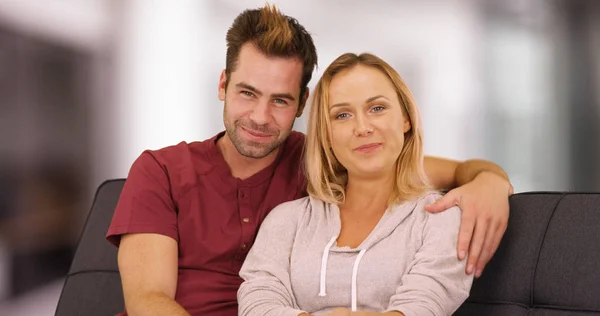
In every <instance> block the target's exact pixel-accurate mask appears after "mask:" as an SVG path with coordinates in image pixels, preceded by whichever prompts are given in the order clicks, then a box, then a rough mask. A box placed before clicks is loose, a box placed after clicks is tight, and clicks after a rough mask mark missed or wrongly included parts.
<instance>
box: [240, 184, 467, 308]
mask: <svg viewBox="0 0 600 316" xmlns="http://www.w3.org/2000/svg"><path fill="white" fill-rule="evenodd" d="M439 197H440V195H439V194H438V193H429V194H426V195H425V196H423V197H421V198H418V199H415V200H413V201H409V202H406V203H403V204H401V205H395V206H393V207H392V208H391V209H388V211H386V213H385V214H384V216H383V217H382V218H381V220H380V221H379V223H378V224H377V226H376V227H375V228H374V229H373V231H372V232H371V234H370V235H369V236H368V237H367V238H366V239H365V240H364V241H363V242H362V244H361V245H360V246H358V247H357V248H349V247H338V246H337V245H336V240H337V237H338V235H339V233H340V227H341V225H340V215H339V208H338V207H337V206H336V205H334V204H328V203H324V202H322V201H320V200H317V199H314V198H312V197H306V198H302V199H298V200H295V201H291V202H287V203H284V204H281V205H279V206H277V207H276V208H275V209H274V210H273V211H271V213H270V214H269V215H268V216H267V217H266V218H265V220H264V222H263V224H262V226H261V228H260V230H259V232H258V235H257V238H256V241H255V243H254V245H253V247H252V249H251V250H250V252H249V254H248V257H247V258H246V261H245V262H244V265H243V266H242V269H241V271H240V276H241V277H242V278H243V279H244V282H243V283H242V285H241V287H240V289H239V291H238V303H239V315H248V316H250V315H256V316H259V315H260V316H265V315H277V316H282V315H283V316H285V315H290V316H292V315H294V316H295V315H298V314H300V313H302V312H308V313H312V314H315V315H319V314H323V313H327V312H330V311H331V310H333V309H334V308H338V307H342V308H349V309H352V310H353V311H356V310H358V311H371V312H386V311H399V312H402V313H404V314H405V315H407V316H413V315H415V316H416V315H419V316H423V315H451V314H452V313H453V312H454V311H455V310H456V309H457V308H458V307H459V306H460V305H461V304H462V303H463V301H464V300H465V299H466V298H467V297H468V295H469V290H470V288H471V284H472V281H473V278H472V276H469V275H466V274H465V272H464V271H465V261H458V259H457V253H456V248H457V239H458V231H459V226H460V217H461V214H460V209H459V208H458V207H452V208H450V209H448V210H446V211H444V212H441V213H438V214H430V213H428V212H426V211H425V210H424V206H425V205H426V204H429V203H432V202H434V201H435V200H436V199H438V198H439Z"/></svg>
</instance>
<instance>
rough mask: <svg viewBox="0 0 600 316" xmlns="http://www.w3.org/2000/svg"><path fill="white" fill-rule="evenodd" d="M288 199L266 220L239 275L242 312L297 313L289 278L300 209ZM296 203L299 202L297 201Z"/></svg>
mask: <svg viewBox="0 0 600 316" xmlns="http://www.w3.org/2000/svg"><path fill="white" fill-rule="evenodd" d="M294 204H296V202H288V203H284V204H282V205H279V206H278V207H276V208H275V209H273V211H271V213H270V214H269V215H267V217H266V218H265V220H264V221H263V223H262V225H261V227H260V230H259V231H258V235H257V237H256V241H255V242H254V245H253V246H252V248H251V250H250V252H249V253H248V256H247V257H246V260H245V261H244V264H243V265H242V269H241V270H240V276H241V277H242V279H243V280H244V282H243V283H242V285H241V286H240V288H239V290H238V304H239V315H242V316H255V315H256V316H270V315H272V316H296V315H299V314H301V313H304V311H302V310H300V309H299V308H298V306H297V303H296V299H295V297H294V294H293V292H292V287H291V281H290V256H291V251H292V245H293V243H294V237H295V234H296V229H297V221H296V220H294V219H297V218H298V214H299V213H298V210H297V208H296V207H294V206H293V205H294ZM296 205H297V204H296Z"/></svg>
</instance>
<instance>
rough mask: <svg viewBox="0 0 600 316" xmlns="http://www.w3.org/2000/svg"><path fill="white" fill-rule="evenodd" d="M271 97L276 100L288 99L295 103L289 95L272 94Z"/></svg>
mask: <svg viewBox="0 0 600 316" xmlns="http://www.w3.org/2000/svg"><path fill="white" fill-rule="evenodd" d="M271 97H273V98H278V99H288V100H290V101H292V102H293V101H296V99H295V98H294V97H293V96H292V95H291V94H289V93H275V94H272V95H271Z"/></svg>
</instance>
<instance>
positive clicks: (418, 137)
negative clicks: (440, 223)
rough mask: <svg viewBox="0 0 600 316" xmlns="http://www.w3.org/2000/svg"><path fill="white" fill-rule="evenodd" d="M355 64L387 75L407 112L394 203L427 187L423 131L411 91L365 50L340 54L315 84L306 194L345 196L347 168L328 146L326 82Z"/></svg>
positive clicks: (335, 199) (330, 199)
mask: <svg viewBox="0 0 600 316" xmlns="http://www.w3.org/2000/svg"><path fill="white" fill-rule="evenodd" d="M358 65H363V66H368V67H373V68H375V69H377V70H379V71H381V72H382V73H383V74H385V75H386V76H387V77H388V78H389V79H390V81H391V82H392V84H393V85H394V87H395V89H396V93H397V95H398V100H399V101H400V106H401V107H402V112H403V115H407V116H408V119H409V121H410V125H411V129H410V130H409V131H408V132H406V133H405V135H404V146H403V148H402V151H401V153H400V155H399V157H398V159H397V161H396V177H395V178H394V187H393V190H392V194H391V196H390V201H389V202H390V203H391V204H396V203H401V202H402V201H406V200H410V199H412V198H416V197H418V196H420V195H422V194H424V193H425V192H426V191H427V190H428V189H429V185H428V183H427V182H428V181H427V177H426V176H425V171H424V168H423V158H424V155H423V135H422V130H421V125H422V124H421V118H420V115H419V110H418V108H417V106H416V104H415V101H414V99H413V95H412V93H411V92H410V90H409V89H408V87H407V86H406V84H405V83H404V81H403V80H402V78H401V77H400V75H399V74H398V73H397V72H396V70H394V68H392V67H391V66H390V65H389V64H387V63H386V62H385V61H383V60H382V59H381V58H379V57H377V56H375V55H372V54H368V53H363V54H360V55H356V54H352V53H346V54H343V55H341V56H340V57H338V58H337V59H336V60H334V61H333V62H332V63H331V65H329V67H327V69H325V72H324V73H323V76H322V77H321V79H319V82H318V83H317V85H316V87H315V91H314V94H313V101H312V105H311V109H310V114H309V118H308V130H307V137H306V146H305V156H304V159H305V168H306V170H305V172H306V176H307V179H308V188H307V189H308V194H309V195H311V196H313V197H315V198H318V199H320V200H322V201H325V202H328V203H334V204H340V203H343V202H344V200H345V188H346V184H347V181H348V178H347V177H348V174H347V170H346V168H344V166H342V165H341V163H340V162H339V161H338V160H337V159H336V157H335V155H334V154H333V151H332V150H331V141H330V140H331V138H330V134H331V122H330V120H329V86H330V84H331V81H332V79H333V78H334V77H335V76H336V75H337V74H339V73H340V72H342V71H344V70H349V69H352V68H354V67H356V66H358Z"/></svg>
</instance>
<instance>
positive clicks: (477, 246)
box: [466, 218, 489, 274]
mask: <svg viewBox="0 0 600 316" xmlns="http://www.w3.org/2000/svg"><path fill="white" fill-rule="evenodd" d="M488 226H489V222H488V221H487V220H485V219H482V218H479V219H477V222H476V223H475V230H474V232H473V238H472V239H471V247H470V249H469V259H468V261H467V270H466V271H467V274H471V273H473V272H475V271H474V270H475V265H476V264H477V261H478V260H479V255H480V254H481V249H482V247H483V242H484V241H485V235H486V232H487V228H488Z"/></svg>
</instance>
